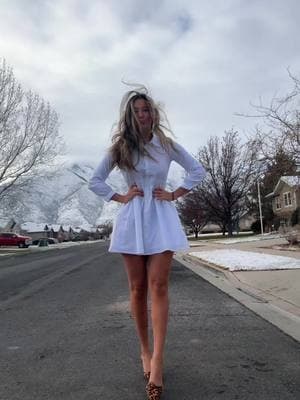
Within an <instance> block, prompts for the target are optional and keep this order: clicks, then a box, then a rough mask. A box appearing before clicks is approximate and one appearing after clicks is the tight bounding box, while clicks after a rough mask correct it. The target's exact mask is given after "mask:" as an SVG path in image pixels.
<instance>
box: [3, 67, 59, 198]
mask: <svg viewBox="0 0 300 400" xmlns="http://www.w3.org/2000/svg"><path fill="white" fill-rule="evenodd" d="M58 126H59V121H58V116H57V113H56V112H55V111H54V110H53V109H52V108H51V107H50V105H49V103H46V102H45V101H44V100H43V99H42V98H41V97H40V96H39V95H38V94H35V93H33V92H32V91H24V90H23V89H22V87H21V85H20V84H19V83H18V82H17V80H16V78H15V76H14V73H13V70H12V68H10V67H8V66H7V65H6V63H5V60H3V62H2V65H0V199H3V198H4V197H5V196H7V195H9V193H10V192H11V193H12V191H14V192H16V190H17V189H22V188H25V187H26V186H27V185H28V184H29V183H30V182H31V181H32V180H33V178H36V176H38V175H45V174H48V171H49V167H51V166H53V165H54V162H55V159H56V157H57V155H59V154H61V153H62V151H63V143H62V139H61V138H60V136H59V132H58Z"/></svg>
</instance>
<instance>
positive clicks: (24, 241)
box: [0, 232, 32, 247]
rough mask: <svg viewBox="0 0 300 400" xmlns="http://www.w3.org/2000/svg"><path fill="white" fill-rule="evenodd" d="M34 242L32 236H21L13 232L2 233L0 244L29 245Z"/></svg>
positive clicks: (0, 234)
mask: <svg viewBox="0 0 300 400" xmlns="http://www.w3.org/2000/svg"><path fill="white" fill-rule="evenodd" d="M31 244H32V239H31V237H30V236H21V235H17V234H16V233H13V232H2V233H0V246H18V247H28V246H29V245H31Z"/></svg>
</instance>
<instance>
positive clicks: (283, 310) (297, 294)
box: [176, 238, 300, 341]
mask: <svg viewBox="0 0 300 400" xmlns="http://www.w3.org/2000/svg"><path fill="white" fill-rule="evenodd" d="M283 243H285V240H284V239H282V238H274V239H270V240H258V241H242V242H240V243H237V242H235V241H231V240H230V239H227V240H207V241H199V242H197V243H195V242H190V245H191V248H190V251H189V252H186V253H178V254H177V255H176V258H177V260H178V261H180V262H182V263H183V264H184V265H185V266H187V267H188V268H190V269H192V270H193V271H194V272H195V273H197V274H198V275H200V276H201V277H202V278H204V279H206V280H208V281H209V282H210V283H212V284H213V285H215V286H217V287H218V288H219V289H221V290H222V291H224V292H226V293H228V294H229V295H230V296H232V297H234V298H236V299H237V300H238V301H240V302H241V303H243V304H244V305H245V306H247V307H248V308H250V309H252V310H253V311H254V312H256V313H257V314H259V315H261V316H262V317H263V318H265V319H267V320H268V321H269V322H271V323H273V324H274V325H276V326H277V327H279V328H280V329H281V330H283V331H284V332H286V333H287V334H289V335H291V336H292V337H294V338H295V339H296V340H298V341H300V268H298V269H282V270H277V269H275V270H263V271H262V270H255V271H229V270H228V269H226V268H224V267H222V266H220V265H219V263H218V262H216V261H215V262H214V263H211V262H208V261H206V260H204V259H201V252H205V254H206V255H207V252H213V250H224V249H226V250H239V251H247V252H251V254H269V255H273V256H281V257H289V259H288V258H286V260H291V259H293V260H295V262H296V265H297V264H298V263H297V261H298V260H299V267H300V251H292V250H280V249H279V247H278V246H280V245H282V244H283ZM274 247H275V248H274ZM193 253H195V254H194V255H193ZM196 253H198V254H197V256H196ZM232 253H233V257H234V252H232ZM203 254H204V253H203ZM248 255H249V253H245V258H247V256H248ZM245 262H246V260H245ZM289 262H290V261H289ZM293 264H294V263H293Z"/></svg>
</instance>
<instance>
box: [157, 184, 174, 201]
mask: <svg viewBox="0 0 300 400" xmlns="http://www.w3.org/2000/svg"><path fill="white" fill-rule="evenodd" d="M153 197H154V198H155V199H157V200H166V201H172V200H174V198H173V195H172V192H167V191H166V190H165V189H163V188H161V187H156V188H154V190H153Z"/></svg>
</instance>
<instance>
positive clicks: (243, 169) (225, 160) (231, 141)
mask: <svg viewBox="0 0 300 400" xmlns="http://www.w3.org/2000/svg"><path fill="white" fill-rule="evenodd" d="M257 154H258V146H257V143H256V141H250V140H249V141H248V142H247V143H245V144H242V143H241V140H240V138H239V135H238V132H236V131H233V130H230V131H227V132H225V135H224V136H223V138H222V139H220V138H219V137H211V138H210V139H209V140H208V143H207V145H206V146H204V147H202V148H201V149H200V150H199V153H198V158H199V161H200V162H201V163H202V165H203V166H204V168H205V169H206V171H207V177H206V179H205V181H204V182H203V184H202V185H201V186H200V187H199V189H198V191H199V197H200V198H201V199H202V200H201V206H202V207H204V212H205V214H206V215H207V216H209V218H210V222H214V223H217V224H218V225H219V226H220V227H221V228H222V231H223V233H225V230H227V231H228V235H229V236H232V235H233V230H234V228H237V227H238V223H239V219H240V217H241V216H242V215H243V214H244V213H245V212H246V211H247V209H248V206H247V194H248V192H249V189H250V188H251V186H252V185H253V182H254V181H255V179H256V177H257V173H258V169H259V165H258V162H257Z"/></svg>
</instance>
